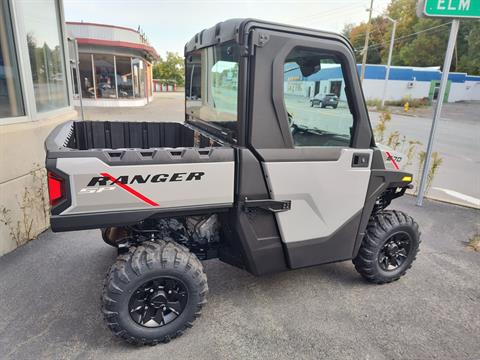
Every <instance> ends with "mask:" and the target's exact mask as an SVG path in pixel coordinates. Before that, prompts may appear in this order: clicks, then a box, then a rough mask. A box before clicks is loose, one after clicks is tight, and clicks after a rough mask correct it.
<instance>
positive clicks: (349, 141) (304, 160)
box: [250, 29, 373, 268]
mask: <svg viewBox="0 0 480 360" xmlns="http://www.w3.org/2000/svg"><path fill="white" fill-rule="evenodd" d="M255 31H259V32H261V34H262V35H263V38H264V39H267V41H266V42H264V44H263V46H258V47H256V49H255V55H254V57H253V59H252V62H251V67H252V69H254V74H255V75H254V86H253V87H252V90H251V102H252V112H251V129H250V131H251V133H250V141H251V146H252V147H253V148H254V149H255V152H256V154H257V155H258V157H259V158H260V160H261V163H262V167H263V171H264V175H265V177H266V180H267V184H268V187H269V191H270V195H271V198H272V199H273V200H291V209H290V210H288V211H283V212H278V213H277V214H276V218H277V223H278V227H279V230H280V233H281V236H282V241H283V244H284V248H285V252H286V254H287V260H288V263H289V266H290V267H292V268H297V267H303V266H310V265H315V264H321V263H326V262H332V261H338V260H345V259H350V258H351V257H352V253H353V248H354V244H355V239H356V237H357V232H358V229H359V224H360V220H361V218H362V210H363V207H364V203H365V198H366V194H367V188H368V185H369V179H370V165H371V159H372V153H373V150H372V149H371V144H372V132H371V128H370V124H369V120H368V115H367V112H366V109H365V105H364V101H363V95H362V91H361V87H360V82H359V79H358V75H357V69H356V64H355V57H354V55H353V51H352V50H351V48H350V47H349V46H348V45H347V44H346V41H345V40H343V39H342V38H340V37H335V36H332V37H331V38H328V37H318V36H314V35H312V36H306V35H299V34H294V33H289V32H282V31H272V30H267V29H257V30H255ZM332 87H336V88H337V91H338V93H339V96H338V105H337V106H335V108H334V107H327V108H322V107H312V106H311V103H310V99H309V94H311V93H313V92H314V91H319V92H320V93H329V92H331V89H332Z"/></svg>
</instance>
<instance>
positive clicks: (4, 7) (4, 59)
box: [0, 1, 25, 118]
mask: <svg viewBox="0 0 480 360" xmlns="http://www.w3.org/2000/svg"><path fill="white" fill-rule="evenodd" d="M22 115H25V112H24V108H23V100H22V92H21V89H20V80H19V73H18V65H17V59H16V56H15V44H14V43H13V34H12V24H11V23H10V12H9V9H8V2H5V1H2V2H1V3H0V118H6V117H14V116H22Z"/></svg>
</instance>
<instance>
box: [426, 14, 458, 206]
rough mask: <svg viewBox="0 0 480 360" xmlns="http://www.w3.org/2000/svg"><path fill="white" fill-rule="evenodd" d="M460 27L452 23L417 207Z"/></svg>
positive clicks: (427, 169) (454, 21) (428, 168)
mask: <svg viewBox="0 0 480 360" xmlns="http://www.w3.org/2000/svg"><path fill="white" fill-rule="evenodd" d="M459 27H460V21H459V20H458V19H454V20H453V21H452V27H451V29H450V37H449V38H448V45H447V53H446V54H445V62H444V64H443V68H442V80H441V81H440V90H439V92H438V97H437V105H436V107H435V113H434V115H433V121H432V127H431V129H430V137H429V138H428V146H427V153H426V155H425V162H424V164H423V172H422V178H421V180H420V186H419V187H418V195H417V206H422V205H423V197H424V196H425V188H426V187H427V182H428V172H429V170H430V160H431V157H432V149H433V139H434V138H435V132H436V130H437V124H438V121H439V120H440V114H441V113H442V106H443V99H444V97H445V90H446V88H447V83H448V74H449V73H450V66H451V65H452V57H453V50H454V49H455V43H456V42H457V35H458V28H459Z"/></svg>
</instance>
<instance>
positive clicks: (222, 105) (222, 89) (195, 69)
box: [185, 43, 238, 141]
mask: <svg viewBox="0 0 480 360" xmlns="http://www.w3.org/2000/svg"><path fill="white" fill-rule="evenodd" d="M237 98H238V47H237V46H236V45H234V44H233V43H225V44H221V45H218V46H212V47H208V48H205V49H200V50H197V51H194V52H191V53H189V54H188V55H187V58H186V73H185V101H186V113H187V116H188V118H189V119H191V120H201V121H202V122H205V123H206V124H208V125H210V126H212V127H213V128H215V129H217V130H218V131H219V132H220V135H223V137H226V138H228V139H231V140H233V141H236V139H237V120H238V115H237Z"/></svg>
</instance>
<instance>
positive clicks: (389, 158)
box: [385, 151, 399, 170]
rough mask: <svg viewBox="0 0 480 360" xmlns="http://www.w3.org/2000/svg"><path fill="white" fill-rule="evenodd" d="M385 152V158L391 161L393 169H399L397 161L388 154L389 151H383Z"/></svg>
mask: <svg viewBox="0 0 480 360" xmlns="http://www.w3.org/2000/svg"><path fill="white" fill-rule="evenodd" d="M385 154H387V159H388V160H390V161H391V162H392V164H393V166H395V169H397V170H398V169H399V167H398V164H397V162H396V161H395V159H394V158H393V156H392V155H390V153H389V152H388V151H385Z"/></svg>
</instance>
